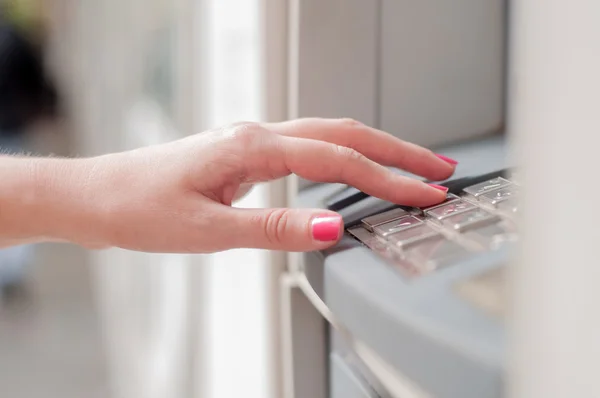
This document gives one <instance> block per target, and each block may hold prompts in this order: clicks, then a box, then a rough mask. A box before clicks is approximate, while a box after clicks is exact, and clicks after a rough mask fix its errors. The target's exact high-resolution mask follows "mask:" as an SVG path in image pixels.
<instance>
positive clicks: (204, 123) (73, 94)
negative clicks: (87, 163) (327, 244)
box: [0, 0, 287, 398]
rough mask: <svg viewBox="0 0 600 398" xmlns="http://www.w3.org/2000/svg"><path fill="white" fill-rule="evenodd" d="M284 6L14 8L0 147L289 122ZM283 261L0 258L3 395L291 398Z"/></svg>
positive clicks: (24, 4) (62, 147) (242, 256)
mask: <svg viewBox="0 0 600 398" xmlns="http://www.w3.org/2000/svg"><path fill="white" fill-rule="evenodd" d="M285 3H286V2H285V1H279V0H94V1H76V0H0V5H1V13H0V23H1V31H0V147H2V150H3V151H8V152H14V151H25V152H33V153H36V154H42V155H56V156H92V155H96V154H101V153H105V152H109V151H120V150H126V149H129V148H134V147H139V146H144V145H149V144H154V143H157V142H164V141H169V140H172V139H176V138H179V137H183V136H185V135H188V134H192V133H195V132H200V131H202V130H204V129H207V128H209V127H214V126H217V125H221V124H226V123H230V122H233V121H238V120H280V119H284V118H285V117H286V116H287V115H286V113H285V110H286V109H287V108H286V87H285V81H286V80H285V70H286V67H285V56H286V54H285V48H286V47H285V43H286V37H285V36H286V35H285V28H284V27H285V24H286V10H285V6H284V4H285ZM267 76H268V77H269V78H268V79H267V78H266V77H267ZM267 98H268V101H267ZM285 192H286V188H285V185H283V183H279V184H276V185H271V186H264V187H259V188H258V189H257V190H256V191H254V192H253V193H252V194H251V195H250V196H248V197H247V198H246V199H245V202H244V203H241V204H240V205H241V206H246V207H253V206H264V205H269V204H282V203H284V202H285ZM141 205H143V204H141ZM284 260H285V258H284V256H283V255H282V254H278V253H265V252H259V251H250V250H240V251H232V252H228V253H223V254H217V255H211V256H176V255H147V254H140V253H131V252H126V251H122V250H109V251H103V252H86V251H84V250H82V249H79V248H77V247H72V246H69V245H51V244H49V245H35V246H25V247H19V248H13V249H10V250H2V251H0V396H3V397H23V398H35V397H65V396H66V397H71V396H73V397H75V396H81V397H90V398H93V397H114V398H121V397H123V398H125V397H127V398H128V397H136V398H141V397H202V398H204V397H207V398H209V397H224V396H227V397H230V396H244V397H277V396H280V395H281V394H280V388H281V386H280V385H279V384H280V383H279V382H278V380H279V376H278V373H279V368H280V366H279V362H278V358H279V354H278V350H279V348H278V347H279V343H278V332H277V326H276V325H278V315H277V314H278V311H279V310H278V308H277V300H276V299H274V298H276V295H277V291H278V290H277V287H276V281H277V277H278V275H279V272H280V271H281V269H282V268H283V265H284ZM233 380H235V382H232V381H233Z"/></svg>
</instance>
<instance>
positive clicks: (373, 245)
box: [348, 227, 399, 260]
mask: <svg viewBox="0 0 600 398" xmlns="http://www.w3.org/2000/svg"><path fill="white" fill-rule="evenodd" d="M348 233H350V234H351V235H353V236H354V237H356V238H357V239H358V240H359V241H361V242H362V243H363V244H364V245H365V246H367V247H368V248H369V249H371V250H372V251H374V252H375V253H376V254H378V255H380V256H382V257H384V258H386V259H389V260H397V259H398V254H399V253H398V252H397V249H396V248H395V247H394V246H393V245H392V244H390V243H389V242H387V241H385V240H384V239H383V238H381V237H379V236H377V235H374V234H372V233H371V232H369V231H367V230H366V229H365V228H363V227H354V228H350V229H349V230H348Z"/></svg>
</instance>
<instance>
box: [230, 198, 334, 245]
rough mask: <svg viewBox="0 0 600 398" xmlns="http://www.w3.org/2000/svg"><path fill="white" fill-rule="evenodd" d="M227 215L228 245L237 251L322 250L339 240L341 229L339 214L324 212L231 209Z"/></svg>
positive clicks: (311, 210) (320, 210)
mask: <svg viewBox="0 0 600 398" xmlns="http://www.w3.org/2000/svg"><path fill="white" fill-rule="evenodd" d="M228 213H229V215H228V218H229V219H230V222H226V223H225V224H229V225H230V227H227V230H228V231H230V232H229V238H230V239H231V240H230V242H231V243H232V245H233V246H234V247H238V248H259V249H269V250H283V251H292V252H303V251H313V250H322V249H325V248H327V247H330V246H333V245H334V244H336V243H337V242H338V241H339V240H340V238H341V236H342V231H343V225H344V223H343V221H342V217H341V216H340V215H339V214H337V213H334V212H331V211H327V210H323V209H236V208H231V211H230V212H228ZM231 223H233V224H234V225H231ZM232 231H235V232H233V234H232Z"/></svg>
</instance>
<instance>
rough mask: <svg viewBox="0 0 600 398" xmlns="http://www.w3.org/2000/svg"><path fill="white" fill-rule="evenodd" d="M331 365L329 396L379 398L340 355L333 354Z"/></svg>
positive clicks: (339, 397)
mask: <svg viewBox="0 0 600 398" xmlns="http://www.w3.org/2000/svg"><path fill="white" fill-rule="evenodd" d="M329 366H330V372H331V380H330V387H329V388H330V392H329V398H378V397H377V395H376V394H375V393H374V392H373V390H371V389H370V388H369V387H368V385H365V383H364V382H363V380H361V378H360V376H358V375H357V374H355V373H354V372H353V371H352V369H351V368H350V367H349V366H348V364H346V363H345V362H344V360H343V359H342V358H341V357H340V356H339V355H337V354H331V356H330V360H329Z"/></svg>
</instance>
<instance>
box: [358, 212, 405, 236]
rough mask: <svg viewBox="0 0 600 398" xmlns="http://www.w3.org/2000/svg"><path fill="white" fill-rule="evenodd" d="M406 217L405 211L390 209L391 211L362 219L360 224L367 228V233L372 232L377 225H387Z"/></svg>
mask: <svg viewBox="0 0 600 398" xmlns="http://www.w3.org/2000/svg"><path fill="white" fill-rule="evenodd" d="M407 215H408V212H407V211H406V210H404V209H401V208H397V209H392V210H389V211H386V212H383V213H379V214H376V215H374V216H370V217H367V218H364V219H363V220H362V223H363V225H364V226H365V228H367V229H368V230H369V231H372V230H373V228H375V227H376V226H378V225H381V224H385V223H388V222H390V221H393V220H397V219H399V218H400V217H404V216H407Z"/></svg>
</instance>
